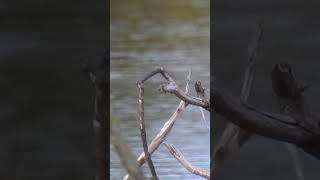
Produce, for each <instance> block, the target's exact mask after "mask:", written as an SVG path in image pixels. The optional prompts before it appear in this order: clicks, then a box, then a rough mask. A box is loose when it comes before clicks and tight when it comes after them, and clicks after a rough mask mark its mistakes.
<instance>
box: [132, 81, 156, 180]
mask: <svg viewBox="0 0 320 180" xmlns="http://www.w3.org/2000/svg"><path fill="white" fill-rule="evenodd" d="M137 85H138V87H139V114H140V134H141V140H142V145H143V151H144V154H145V156H144V158H145V159H146V160H147V161H148V165H149V168H150V171H151V174H152V178H153V179H155V180H156V179H158V177H157V173H156V170H155V168H154V165H153V162H152V159H151V155H150V154H149V151H148V143H147V133H146V129H145V122H144V97H143V94H144V87H143V83H140V82H137Z"/></svg>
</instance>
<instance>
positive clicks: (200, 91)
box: [194, 81, 210, 131]
mask: <svg viewBox="0 0 320 180" xmlns="http://www.w3.org/2000/svg"><path fill="white" fill-rule="evenodd" d="M194 87H195V90H196V93H197V96H198V97H199V98H203V99H205V89H204V88H203V87H202V84H201V81H197V82H196V83H195V85H194ZM199 109H200V112H201V116H202V120H203V122H204V125H205V126H206V127H207V129H208V130H209V131H210V127H209V124H208V122H207V120H206V116H205V115H204V112H203V108H202V107H199Z"/></svg>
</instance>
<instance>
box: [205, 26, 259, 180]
mask: <svg viewBox="0 0 320 180" xmlns="http://www.w3.org/2000/svg"><path fill="white" fill-rule="evenodd" d="M262 34H263V28H262V26H261V25H259V26H258V28H257V30H256V32H255V34H254V37H253V39H252V41H251V43H250V44H249V45H248V64H247V67H246V70H245V74H244V79H243V84H242V89H241V95H240V99H241V101H242V102H247V100H248V97H249V95H250V91H251V89H252V83H253V79H254V65H255V60H256V58H255V57H256V55H257V52H258V48H259V45H260V42H261V40H262ZM251 135H252V133H251V132H248V131H245V130H243V129H241V128H240V127H238V126H237V125H235V124H233V123H230V122H228V124H227V126H226V128H225V130H224V131H223V134H222V136H221V139H220V140H219V142H218V144H217V145H216V147H215V149H214V153H213V154H214V158H216V161H215V163H214V166H213V167H212V170H211V175H212V176H213V177H214V176H216V174H217V171H218V168H220V167H221V166H222V164H223V163H224V162H225V160H226V159H227V158H228V157H229V156H230V155H231V154H232V153H235V152H237V151H239V149H240V147H241V146H242V145H243V144H244V143H245V142H246V141H248V140H249V138H250V137H251ZM216 156H220V157H216Z"/></svg>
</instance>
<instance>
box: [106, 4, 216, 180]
mask: <svg viewBox="0 0 320 180" xmlns="http://www.w3.org/2000/svg"><path fill="white" fill-rule="evenodd" d="M195 2H196V3H195ZM123 12H126V13H125V14H124V13H123ZM209 22H210V20H209V1H208V0H201V1H184V2H183V3H182V2H181V3H180V1H178V0H174V1H143V0H140V1H135V2H134V3H133V2H131V1H121V2H119V1H111V59H112V61H111V77H110V78H111V95H110V98H111V108H112V109H113V112H114V113H115V114H116V115H117V116H118V117H120V119H121V126H122V129H121V132H122V134H123V136H124V137H125V139H126V140H127V142H128V144H129V146H130V147H131V149H132V150H133V153H134V154H135V155H136V156H137V157H138V155H140V153H141V152H142V151H143V149H142V143H141V140H140V135H139V134H140V133H139V126H138V113H137V112H138V89H137V87H136V85H135V82H136V81H137V80H139V79H141V78H142V77H143V76H144V75H145V74H146V73H148V72H150V71H152V70H153V69H154V68H155V67H157V66H164V67H165V68H166V69H167V70H168V71H169V73H171V75H172V76H173V77H174V78H175V79H176V81H177V82H178V83H179V85H181V87H184V86H185V82H186V77H187V74H188V70H189V68H190V67H191V68H192V76H191V79H192V82H191V83H192V85H193V84H194V82H195V81H196V80H201V81H203V84H204V86H205V87H207V89H208V90H207V94H209V74H210V68H209V65H210V60H209V59H210V58H209V57H210V53H209V34H210V33H209ZM163 82H165V81H164V80H163V79H162V78H161V77H159V76H157V77H155V78H153V79H151V80H150V81H149V82H148V83H147V84H146V85H145V120H146V126H147V135H148V142H149V143H150V142H151V140H152V139H153V138H154V137H155V135H156V134H157V133H158V132H159V130H160V129H161V128H162V126H163V124H164V123H165V122H166V120H168V118H169V117H170V115H171V114H172V113H173V112H174V110H175V108H176V106H177V105H178V104H179V100H178V99H177V98H176V97H174V96H173V95H170V94H161V93H159V92H158V91H157V88H158V87H159V85H160V84H161V83H163ZM191 87H193V86H191ZM190 93H191V94H193V95H195V93H194V90H193V88H192V89H191V92H190ZM206 118H207V121H209V119H210V114H209V113H207V112H206ZM209 134H210V133H209V131H208V129H207V127H206V126H205V124H204V122H203V120H202V119H201V112H200V110H199V108H198V107H194V106H189V107H188V108H187V109H186V111H185V112H183V113H182V115H181V116H179V118H178V120H177V122H176V124H175V125H174V128H173V131H172V132H171V134H170V135H169V137H168V139H167V142H169V143H172V144H174V145H175V146H176V147H177V148H178V149H179V150H181V151H182V153H183V154H184V155H185V157H186V158H187V159H188V160H189V161H191V162H192V163H193V164H194V165H195V166H197V167H201V168H204V169H206V170H209V164H210V162H209V159H210V143H209V141H210V138H209ZM110 148H111V160H110V166H111V175H110V176H111V177H110V178H111V179H121V178H122V177H123V176H124V175H125V173H126V172H125V170H124V169H123V167H122V166H121V164H120V161H119V157H118V156H117V154H116V153H115V152H114V149H113V147H112V146H111V145H110ZM152 157H153V161H154V164H155V167H156V170H157V173H158V176H159V178H160V179H202V178H200V177H198V176H195V175H193V174H191V173H189V172H188V171H187V170H185V169H184V168H183V167H182V166H181V165H180V164H178V163H177V162H176V160H175V159H174V158H173V157H172V156H171V155H170V154H169V153H168V152H167V150H166V149H165V148H164V147H163V146H160V148H159V149H158V150H157V151H156V152H155V153H154V155H153V156H152ZM143 171H144V172H145V174H146V175H147V176H150V173H149V170H148V168H147V166H146V165H143Z"/></svg>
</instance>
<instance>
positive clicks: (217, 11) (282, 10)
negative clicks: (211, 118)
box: [211, 0, 320, 180]
mask: <svg viewBox="0 0 320 180" xmlns="http://www.w3.org/2000/svg"><path fill="white" fill-rule="evenodd" d="M319 5H320V4H319V2H318V1H265V0H258V1H241V2H240V1H239V2H234V1H230V0H227V1H214V5H213V6H214V9H213V10H214V12H213V16H214V17H213V21H214V22H213V29H212V31H211V32H212V34H211V35H213V36H214V42H212V43H213V48H214V50H213V51H214V55H213V59H211V62H213V63H214V69H213V71H214V75H215V76H214V78H215V83H216V84H217V85H218V86H221V87H224V88H226V89H228V90H229V91H230V92H231V93H233V94H234V95H236V96H239V95H240V89H241V84H242V78H243V74H244V69H245V66H246V62H247V52H248V50H247V45H248V43H249V41H250V38H251V35H252V34H253V32H254V28H255V27H256V25H257V23H258V22H262V24H263V26H264V37H263V42H262V46H261V51H260V52H259V54H258V57H257V58H258V60H257V65H256V67H255V80H254V85H253V90H252V91H251V96H250V98H249V102H250V103H251V104H253V105H255V106H257V107H259V108H261V109H265V110H268V111H277V108H276V100H275V95H274V94H273V92H272V89H271V81H270V72H271V69H272V67H273V65H274V64H275V63H279V62H283V61H286V62H289V63H290V64H291V65H292V68H293V71H294V74H295V76H296V78H297V79H301V80H304V81H306V82H307V83H309V84H310V85H311V88H310V89H309V90H308V91H307V92H306V93H305V95H306V99H307V101H308V102H309V104H310V106H311V108H312V110H313V112H319V111H320V109H319V106H318V104H319V101H318V99H319V97H320V94H319V92H320V78H319V77H320V74H319V68H320V63H319V57H320V54H319V50H318V49H319V47H320V31H319V30H320V24H319V15H320V13H319V11H318V9H319ZM214 124H216V126H217V127H216V128H217V129H216V133H217V134H220V133H221V131H222V128H223V127H224V124H225V122H224V121H223V120H222V119H221V118H219V119H218V122H215V123H214ZM299 156H300V158H301V161H302V164H303V170H304V174H305V179H308V180H317V179H319V177H320V173H319V171H318V170H319V165H320V162H319V161H318V160H316V159H314V158H313V157H311V156H310V155H308V154H306V153H304V152H303V151H301V150H300V152H299ZM217 179H221V180H224V179H225V180H232V179H237V180H239V179H245V180H256V179H259V180H264V179H283V180H284V179H285V180H287V179H290V180H291V179H298V178H297V177H296V175H295V172H294V167H293V165H292V159H291V158H290V156H289V152H288V150H287V149H286V147H285V146H284V144H283V143H281V142H278V141H274V140H271V139H267V138H264V137H260V136H255V137H254V138H253V139H252V140H250V141H249V142H248V143H247V144H246V145H245V146H244V147H243V148H242V149H241V151H240V153H238V154H235V155H234V156H232V158H231V159H230V160H229V161H228V162H227V163H226V165H225V166H224V168H223V169H222V171H221V173H220V174H219V176H218V177H217Z"/></svg>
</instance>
